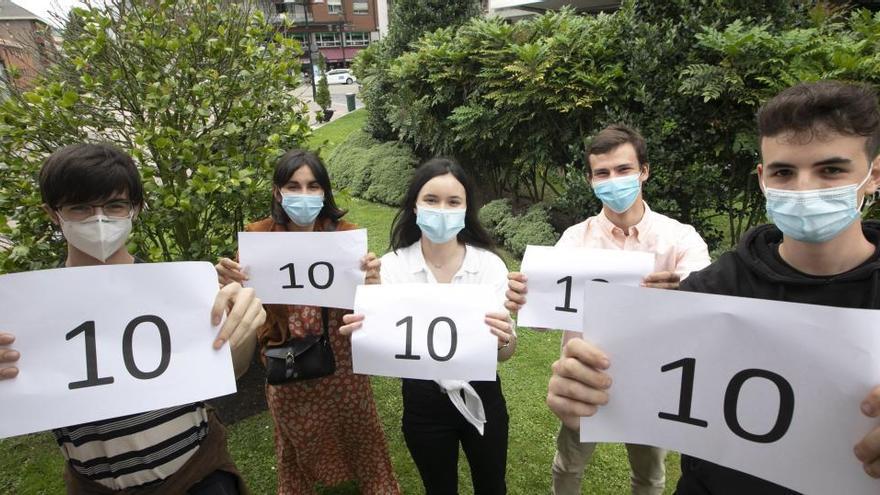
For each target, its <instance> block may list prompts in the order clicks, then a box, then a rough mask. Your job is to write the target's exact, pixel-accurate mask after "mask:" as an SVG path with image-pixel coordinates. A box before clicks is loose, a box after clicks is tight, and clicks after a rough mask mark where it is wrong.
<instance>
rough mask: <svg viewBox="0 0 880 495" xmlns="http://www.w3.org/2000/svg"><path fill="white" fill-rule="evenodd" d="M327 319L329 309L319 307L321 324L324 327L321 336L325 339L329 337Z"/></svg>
mask: <svg viewBox="0 0 880 495" xmlns="http://www.w3.org/2000/svg"><path fill="white" fill-rule="evenodd" d="M329 320H330V311H329V310H328V309H327V308H324V307H322V308H321V326H323V327H324V334H323V337H324V338H325V339H329V338H330V329H329V326H330V322H329Z"/></svg>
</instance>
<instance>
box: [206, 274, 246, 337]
mask: <svg viewBox="0 0 880 495" xmlns="http://www.w3.org/2000/svg"><path fill="white" fill-rule="evenodd" d="M239 290H241V285H239V284H237V283H235V282H233V283H231V284H229V285H226V286H225V287H223V288H222V289H220V292H218V293H217V297H215V298H214V306H213V307H212V308H211V325H213V326H215V327H216V326H217V325H219V324H220V322H221V321H222V320H223V314H224V312H226V308H227V307H228V306H229V300H230V299H232V297H233V296H234V295H235V294H236V292H238V291H239Z"/></svg>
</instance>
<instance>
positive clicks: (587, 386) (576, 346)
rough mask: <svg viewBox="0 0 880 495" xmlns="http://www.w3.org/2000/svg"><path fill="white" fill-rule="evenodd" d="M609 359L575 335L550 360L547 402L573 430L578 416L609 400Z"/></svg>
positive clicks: (583, 415)
mask: <svg viewBox="0 0 880 495" xmlns="http://www.w3.org/2000/svg"><path fill="white" fill-rule="evenodd" d="M610 366H611V361H610V360H609V359H608V356H606V355H605V353H603V352H602V351H601V350H600V349H599V348H598V347H596V346H595V345H593V344H591V343H589V342H587V341H586V340H584V339H580V338H574V339H571V340H569V341H568V342H566V344H565V346H563V348H562V357H561V358H559V359H558V360H557V361H556V362H555V363H553V375H552V376H551V377H550V383H549V385H548V387H547V405H548V406H549V407H550V410H551V411H553V413H554V414H556V416H557V417H558V418H559V419H560V420H561V421H562V422H563V423H564V424H565V426H567V427H568V428H570V429H572V430H578V429H579V428H580V421H581V419H580V418H581V417H587V416H592V415H594V414H596V411H597V410H598V408H599V407H600V406H603V405H605V404H607V403H608V397H609V391H610V389H611V376H610V375H609V374H608V373H607V372H606V370H607V369H608V368H609V367H610Z"/></svg>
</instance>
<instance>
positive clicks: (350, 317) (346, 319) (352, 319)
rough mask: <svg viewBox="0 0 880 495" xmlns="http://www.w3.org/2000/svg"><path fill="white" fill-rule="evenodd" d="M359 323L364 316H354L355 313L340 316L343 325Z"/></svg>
mask: <svg viewBox="0 0 880 495" xmlns="http://www.w3.org/2000/svg"><path fill="white" fill-rule="evenodd" d="M359 321H364V315H362V314H356V313H347V314H344V315H342V322H343V323H346V324H348V323H355V322H359Z"/></svg>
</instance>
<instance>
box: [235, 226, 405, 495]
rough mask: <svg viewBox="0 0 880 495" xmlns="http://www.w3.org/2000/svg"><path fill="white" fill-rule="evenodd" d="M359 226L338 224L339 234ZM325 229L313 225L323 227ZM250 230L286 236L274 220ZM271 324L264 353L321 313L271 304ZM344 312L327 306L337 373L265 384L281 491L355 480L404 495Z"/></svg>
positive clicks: (365, 489)
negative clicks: (355, 361) (354, 358)
mask: <svg viewBox="0 0 880 495" xmlns="http://www.w3.org/2000/svg"><path fill="white" fill-rule="evenodd" d="M354 228H356V227H355V226H354V225H352V224H350V223H347V222H340V223H339V224H338V225H337V228H336V230H349V229H354ZM325 229H326V225H320V224H316V225H315V230H316V231H319V230H325ZM246 230H248V231H250V232H277V231H286V228H285V226H284V225H280V224H276V223H275V222H274V221H272V219H271V218H268V219H265V220H262V221H260V222H257V223H254V224H251V225H248V226H247V228H246ZM266 312H267V318H266V324H265V325H264V326H263V328H261V329H260V331H259V333H258V338H259V343H260V349H261V350H262V349H264V348H265V347H266V346H267V345H279V344H281V343H283V342H285V341H287V340H288V339H289V338H290V337H291V336H293V337H302V336H305V335H309V334H320V333H321V332H322V331H323V326H322V322H321V308H320V307H316V306H298V305H291V306H286V305H275V304H272V305H268V304H267V305H266ZM347 312H348V311H346V310H341V309H335V308H330V309H329V311H328V316H329V321H328V329H329V334H330V343H331V347H332V348H333V354H334V357H335V359H336V372H335V373H334V374H333V375H330V376H327V377H323V378H317V379H314V380H305V381H294V382H289V383H286V384H283V385H268V384H267V385H266V397H267V399H268V402H269V409H270V411H271V412H272V416H273V418H274V420H275V453H276V462H277V472H278V493H279V494H284V495H299V494H313V493H315V486H316V484H317V483H320V484H322V485H324V486H334V485H338V484H340V483H343V482H346V481H350V480H354V481H357V482H358V486H359V488H360V492H361V493H363V494H365V495H372V494H383V495H384V494H393V495H396V494H398V493H400V489H399V486H398V484H397V480H396V479H395V477H394V471H393V469H392V467H391V459H390V457H389V455H388V445H387V443H386V440H385V433H384V431H383V430H382V425H381V423H380V422H379V416H378V414H377V412H376V404H375V402H374V400H373V390H372V388H371V387H370V379H369V377H368V376H364V375H355V374H354V373H352V368H351V340H350V338H349V337H345V336H342V335H340V334H339V326H340V325H341V324H342V315H344V314H345V313H347Z"/></svg>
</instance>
